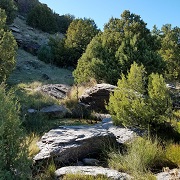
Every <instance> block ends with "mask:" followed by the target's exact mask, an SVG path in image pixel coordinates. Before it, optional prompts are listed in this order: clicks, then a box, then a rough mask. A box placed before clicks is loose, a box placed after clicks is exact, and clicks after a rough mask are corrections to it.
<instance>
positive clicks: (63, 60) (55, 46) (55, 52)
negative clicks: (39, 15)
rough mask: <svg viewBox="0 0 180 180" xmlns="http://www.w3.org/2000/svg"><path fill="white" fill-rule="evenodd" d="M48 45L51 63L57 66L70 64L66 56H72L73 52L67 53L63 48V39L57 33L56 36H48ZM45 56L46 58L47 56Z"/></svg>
mask: <svg viewBox="0 0 180 180" xmlns="http://www.w3.org/2000/svg"><path fill="white" fill-rule="evenodd" d="M49 47H50V49H51V54H52V60H51V62H52V63H53V64H55V65H56V66H59V67H67V66H71V65H72V64H71V63H70V62H69V61H68V56H71V55H72V56H73V54H67V50H66V48H65V39H61V38H60V37H59V36H58V35H57V36H56V38H50V39H49ZM46 58H47V59H48V57H46Z"/></svg>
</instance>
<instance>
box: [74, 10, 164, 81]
mask: <svg viewBox="0 0 180 180" xmlns="http://www.w3.org/2000/svg"><path fill="white" fill-rule="evenodd" d="M155 42H157V41H156V37H154V36H152V35H151V33H150V31H149V29H147V28H146V23H145V22H144V21H143V20H142V19H141V18H140V16H138V15H135V14H133V13H132V14H131V13H130V12H129V11H124V12H123V14H122V15H121V19H118V18H111V19H110V20H109V22H108V23H107V24H106V25H105V27H104V32H102V33H99V34H98V35H97V36H96V37H94V38H93V40H92V41H91V43H90V44H89V46H88V47H87V49H86V51H85V53H84V54H83V55H82V57H81V58H80V59H79V60H78V65H77V68H76V70H75V71H74V76H75V80H76V81H77V82H79V83H81V82H83V81H86V82H87V81H89V79H91V78H95V79H96V80H97V82H102V81H104V82H107V83H111V84H116V83H117V81H118V79H119V77H120V74H121V73H124V74H126V73H127V71H128V70H129V69H130V66H131V64H132V63H133V62H134V61H135V62H137V63H138V64H139V65H141V64H143V65H144V67H145V68H146V69H147V73H148V74H150V73H152V72H162V71H163V68H164V64H163V61H162V58H161V57H160V56H159V55H158V53H157V50H159V48H160V47H159V45H156V43H155ZM82 65H83V66H84V67H85V68H84V70H83V67H82ZM100 67H101V68H100ZM86 68H89V69H88V70H87V69H86ZM87 72H88V73H87ZM89 75H92V76H93V77H89Z"/></svg>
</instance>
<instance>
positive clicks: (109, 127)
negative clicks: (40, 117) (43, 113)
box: [34, 118, 138, 163]
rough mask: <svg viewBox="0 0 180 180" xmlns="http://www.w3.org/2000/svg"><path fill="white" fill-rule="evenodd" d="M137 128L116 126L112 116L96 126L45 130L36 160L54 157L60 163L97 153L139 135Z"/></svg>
mask: <svg viewBox="0 0 180 180" xmlns="http://www.w3.org/2000/svg"><path fill="white" fill-rule="evenodd" d="M137 136H138V133H137V131H135V130H130V129H128V128H122V127H115V126H114V125H113V124H112V121H111V118H106V119H104V120H103V121H102V123H99V124H96V125H93V126H60V127H59V128H57V129H52V130H51V131H49V132H48V133H46V134H45V135H44V136H43V137H42V138H41V140H40V141H39V142H38V146H39V148H40V152H39V153H38V154H37V155H36V156H35V157H34V160H35V161H39V160H43V159H47V158H50V157H54V159H55V160H56V161H58V162H62V163H67V162H70V161H76V162H77V160H79V159H83V158H85V157H87V155H89V154H93V153H98V152H99V151H100V150H101V149H102V146H103V147H104V145H106V144H109V143H110V142H114V143H117V142H118V143H125V142H128V141H130V140H132V139H133V138H135V137H137Z"/></svg>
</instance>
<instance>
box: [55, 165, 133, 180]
mask: <svg viewBox="0 0 180 180" xmlns="http://www.w3.org/2000/svg"><path fill="white" fill-rule="evenodd" d="M66 174H83V175H91V176H98V175H104V176H106V177H107V178H109V179H114V180H129V179H131V176H130V175H128V174H126V173H120V172H118V171H116V170H112V169H109V168H103V167H97V166H67V167H62V168H60V169H58V170H56V171H55V176H56V177H58V178H59V177H63V176H64V175H66Z"/></svg>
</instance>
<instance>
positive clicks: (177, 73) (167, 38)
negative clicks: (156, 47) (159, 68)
mask: <svg viewBox="0 0 180 180" xmlns="http://www.w3.org/2000/svg"><path fill="white" fill-rule="evenodd" d="M161 30H162V31H161V32H162V33H161V34H160V35H159V37H160V39H161V49H160V51H159V53H160V55H161V56H162V58H163V60H164V61H165V63H166V78H167V79H168V80H173V79H174V80H178V79H180V53H179V52H180V44H179V42H178V40H179V37H180V36H179V35H180V28H178V27H175V28H172V27H171V25H170V24H166V25H164V26H163V27H162V29H161Z"/></svg>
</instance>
